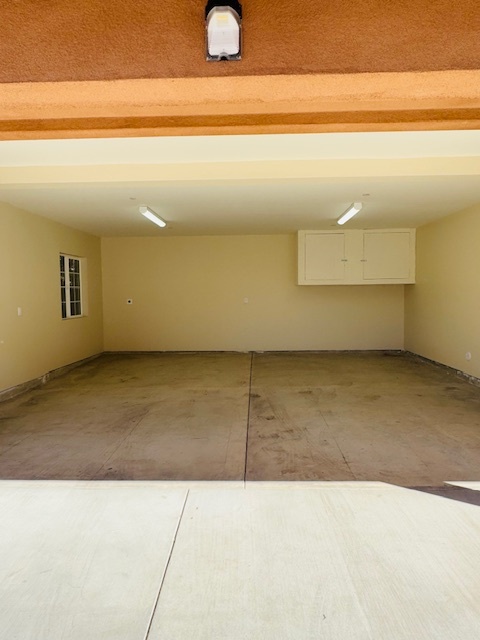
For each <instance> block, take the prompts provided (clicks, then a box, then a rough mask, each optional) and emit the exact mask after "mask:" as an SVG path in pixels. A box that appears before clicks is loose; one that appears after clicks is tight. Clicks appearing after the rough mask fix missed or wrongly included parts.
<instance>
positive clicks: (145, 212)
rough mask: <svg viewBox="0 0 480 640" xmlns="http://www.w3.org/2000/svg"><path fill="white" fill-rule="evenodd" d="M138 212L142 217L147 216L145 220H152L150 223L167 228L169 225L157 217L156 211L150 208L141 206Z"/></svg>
mask: <svg viewBox="0 0 480 640" xmlns="http://www.w3.org/2000/svg"><path fill="white" fill-rule="evenodd" d="M138 210H139V212H140V213H141V214H142V216H145V218H148V220H150V222H153V224H156V225H158V226H159V227H166V226H167V223H166V222H165V220H162V218H160V216H157V214H156V213H155V212H154V211H152V210H151V209H150V208H149V207H145V206H141V207H138Z"/></svg>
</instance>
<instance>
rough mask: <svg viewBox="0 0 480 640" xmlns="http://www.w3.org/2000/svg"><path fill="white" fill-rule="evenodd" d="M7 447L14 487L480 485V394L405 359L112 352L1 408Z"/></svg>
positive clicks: (2, 457) (2, 467)
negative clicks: (53, 482)
mask: <svg viewBox="0 0 480 640" xmlns="http://www.w3.org/2000/svg"><path fill="white" fill-rule="evenodd" d="M0 451H1V453H0V478H2V479H63V480H92V479H94V480H239V481H243V480H247V481H248V480H251V481H257V480H262V481H265V480H270V481H278V480H288V481H292V480H296V481H305V480H337V481H338V480H342V481H345V480H349V481H352V480H353V481H355V480H363V481H383V482H387V483H392V484H397V485H403V486H409V487H412V486H422V487H425V486H428V487H435V486H437V487H438V486H442V485H443V483H444V482H445V481H456V480H458V481H460V480H462V481H475V480H478V479H479V478H478V476H479V466H478V461H479V459H480V389H479V388H478V387H476V386H473V385H471V384H469V383H467V382H466V381H464V380H462V379H461V378H459V377H457V376H456V375H455V374H454V373H453V372H451V371H449V370H447V369H443V368H441V367H437V366H434V365H432V364H429V363H425V362H421V361H419V360H417V359H415V358H413V357H411V356H409V355H407V354H391V353H380V352H363V353H265V354H263V353H254V354H239V353H175V354H170V353H165V354H158V353H152V354H134V355H132V354H125V355H118V354H105V355H103V356H101V357H99V358H98V359H95V360H93V361H90V362H89V363H87V364H85V365H83V366H81V367H78V368H77V369H74V370H72V371H71V372H69V373H68V374H66V375H64V376H62V377H59V378H57V379H55V380H52V381H50V382H48V383H47V384H46V385H44V386H42V387H39V388H37V389H35V390H32V391H30V392H28V393H25V394H23V395H21V396H19V397H17V398H15V399H13V400H9V401H7V402H3V403H1V404H0ZM465 491H467V489H465Z"/></svg>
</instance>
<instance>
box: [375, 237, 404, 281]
mask: <svg viewBox="0 0 480 640" xmlns="http://www.w3.org/2000/svg"><path fill="white" fill-rule="evenodd" d="M410 236H411V234H410V231H408V230H407V231H366V232H365V233H364V236H363V247H364V254H363V255H364V257H363V260H364V262H363V279H364V280H401V281H408V280H409V279H410V268H411V265H410V245H411V240H410Z"/></svg>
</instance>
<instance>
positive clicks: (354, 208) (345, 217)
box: [337, 202, 363, 224]
mask: <svg viewBox="0 0 480 640" xmlns="http://www.w3.org/2000/svg"><path fill="white" fill-rule="evenodd" d="M362 207H363V205H362V203H361V202H354V203H353V204H351V205H350V206H349V207H348V209H347V210H346V211H345V213H343V214H342V215H341V216H340V218H339V219H338V220H337V224H345V222H348V221H349V220H351V219H352V218H353V216H356V215H357V213H358V212H359V211H361V210H362Z"/></svg>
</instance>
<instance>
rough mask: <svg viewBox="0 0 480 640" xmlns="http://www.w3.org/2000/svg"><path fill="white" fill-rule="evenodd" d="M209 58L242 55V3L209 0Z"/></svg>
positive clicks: (207, 23)
mask: <svg viewBox="0 0 480 640" xmlns="http://www.w3.org/2000/svg"><path fill="white" fill-rule="evenodd" d="M205 38H206V53H207V60H240V59H241V57H242V5H241V4H240V2H236V1H235V0H230V1H229V0H226V1H225V0H223V1H222V0H217V1H215V0H209V1H208V2H207V6H206V7H205Z"/></svg>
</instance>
